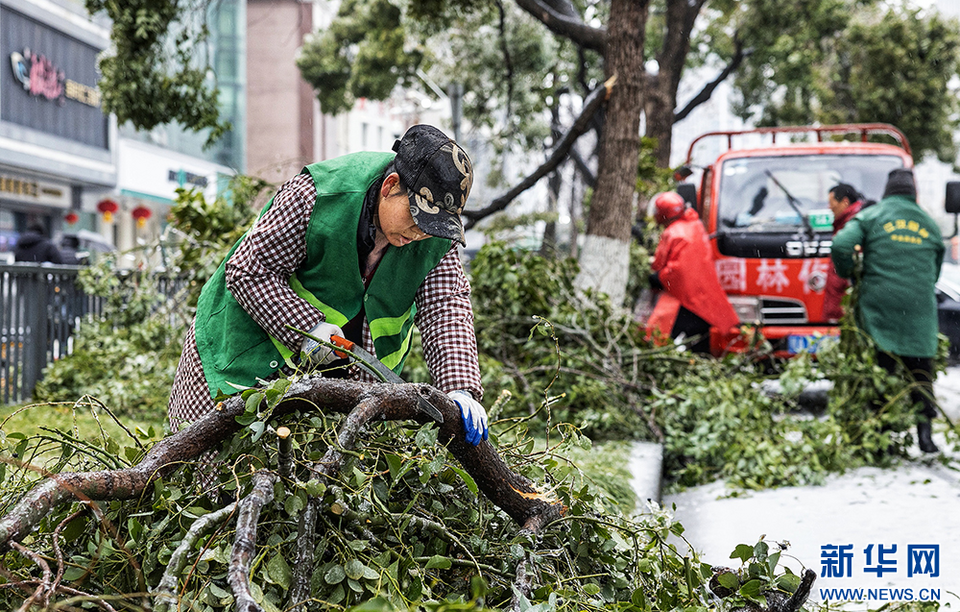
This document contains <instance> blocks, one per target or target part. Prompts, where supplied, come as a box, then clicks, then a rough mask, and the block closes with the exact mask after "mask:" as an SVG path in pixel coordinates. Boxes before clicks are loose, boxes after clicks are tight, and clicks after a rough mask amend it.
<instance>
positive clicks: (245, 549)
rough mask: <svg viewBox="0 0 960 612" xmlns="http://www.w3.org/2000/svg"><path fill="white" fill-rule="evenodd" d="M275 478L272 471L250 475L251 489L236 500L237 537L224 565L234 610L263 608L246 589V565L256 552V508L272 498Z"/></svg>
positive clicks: (257, 611)
mask: <svg viewBox="0 0 960 612" xmlns="http://www.w3.org/2000/svg"><path fill="white" fill-rule="evenodd" d="M277 480H278V477H277V475H276V474H274V473H273V472H269V471H266V470H262V471H259V472H257V473H256V474H254V475H253V490H252V491H250V493H249V494H248V495H247V496H246V497H245V498H243V499H242V500H240V502H239V503H237V515H238V516H237V537H236V540H234V542H233V551H232V552H231V553H230V566H229V568H228V569H227V580H228V582H229V583H230V588H231V589H232V590H233V598H234V600H235V601H236V605H237V612H263V608H261V607H260V606H259V605H258V604H257V602H256V601H254V599H253V594H252V593H251V592H250V569H251V565H252V563H253V559H254V557H255V556H256V553H257V524H258V523H259V522H260V510H262V509H263V507H264V506H266V505H267V504H269V503H270V502H272V501H273V485H274V484H275V483H276V482H277Z"/></svg>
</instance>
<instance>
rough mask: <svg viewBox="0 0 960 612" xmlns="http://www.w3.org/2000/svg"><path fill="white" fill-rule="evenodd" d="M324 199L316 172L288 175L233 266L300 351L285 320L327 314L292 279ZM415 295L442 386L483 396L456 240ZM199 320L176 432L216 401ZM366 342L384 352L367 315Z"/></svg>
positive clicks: (247, 306) (190, 336)
mask: <svg viewBox="0 0 960 612" xmlns="http://www.w3.org/2000/svg"><path fill="white" fill-rule="evenodd" d="M316 200H317V191H316V187H315V185H314V184H313V180H312V179H311V177H310V175H308V174H301V175H298V176H297V177H295V178H293V179H291V180H290V181H287V183H285V184H284V185H283V186H282V187H281V188H280V190H279V191H278V192H277V195H276V197H275V198H274V202H273V205H272V206H271V207H270V209H269V210H268V211H267V212H266V213H264V215H263V216H262V217H260V219H258V220H257V222H256V224H255V225H254V227H253V229H252V230H251V231H250V232H249V233H248V234H247V236H246V237H245V238H244V239H243V241H242V242H241V243H240V246H239V247H238V248H237V250H236V251H235V252H234V254H233V255H232V256H231V257H230V259H229V260H228V261H227V265H226V281H227V287H228V288H229V289H230V292H231V293H232V294H233V296H234V297H235V298H236V300H237V302H238V303H239V304H240V306H241V307H243V309H244V310H245V311H246V312H247V313H248V314H249V315H250V316H251V317H252V318H253V320H254V321H256V322H257V324H258V325H260V327H262V328H263V329H264V330H265V331H266V332H267V333H268V334H270V335H271V336H273V337H274V338H276V339H277V340H279V341H280V342H282V343H283V344H284V345H286V346H287V348H289V349H290V350H292V351H293V352H294V353H295V354H299V352H300V343H301V341H302V338H301V336H300V335H299V334H297V333H296V332H294V331H291V330H289V329H287V328H286V327H285V326H286V325H287V324H290V325H292V326H293V327H296V328H298V329H304V330H310V329H313V328H314V327H316V325H317V324H318V323H320V322H321V321H323V320H324V315H323V313H322V312H321V311H320V310H318V309H317V308H315V307H313V306H312V305H310V304H309V303H307V302H306V301H305V300H303V299H302V298H301V297H300V296H298V295H297V294H296V293H295V292H294V291H293V289H291V288H290V283H289V279H290V275H291V274H293V272H295V271H296V270H297V268H299V267H300V265H301V264H303V262H304V260H305V258H306V255H307V247H306V241H305V236H306V231H307V224H308V223H309V221H310V216H311V214H312V213H313V207H314V204H315V202H316ZM346 231H353V230H350V229H347V230H346ZM390 248H395V247H390ZM358 273H359V272H358ZM415 300H416V305H417V313H416V316H415V317H414V323H415V324H416V326H417V328H418V329H419V330H420V336H421V339H422V343H423V347H424V357H425V359H426V362H427V367H428V368H429V369H430V374H431V375H432V376H433V381H434V385H435V386H436V387H437V388H438V389H440V390H442V391H445V392H450V391H455V390H457V389H466V390H468V391H470V392H471V393H472V394H473V396H474V397H475V398H477V400H480V399H481V398H482V396H483V387H482V386H481V384H480V366H479V364H478V357H477V339H476V336H475V335H474V330H473V309H472V307H471V304H470V283H469V282H468V281H467V277H466V275H465V274H464V272H463V265H462V264H461V262H460V256H459V254H458V252H457V248H456V244H454V245H453V246H451V248H450V250H449V251H448V252H447V254H446V255H444V257H443V259H441V260H440V263H438V264H437V266H436V267H435V268H434V269H433V270H431V271H430V273H429V274H428V275H427V277H426V278H425V279H424V281H423V283H422V284H421V285H420V288H419V290H418V291H417V295H416V298H415ZM195 325H196V321H194V325H191V326H190V329H189V330H188V331H187V335H186V337H185V338H184V343H183V354H182V355H181V357H180V364H179V366H178V367H177V374H176V378H175V379H174V383H173V389H172V391H171V393H170V403H169V408H168V412H169V417H170V425H171V428H172V429H173V430H174V431H177V430H179V429H180V427H181V426H182V425H183V424H185V423H189V422H192V421H195V420H196V419H198V418H200V417H201V416H203V415H204V414H206V413H207V412H209V411H211V410H213V408H214V402H213V399H212V398H211V397H210V392H209V390H208V388H207V382H206V379H205V378H204V376H203V366H202V365H201V363H200V355H199V353H198V352H197V342H196V337H195V335H194V331H195V327H194V326H195ZM363 346H364V348H365V349H367V350H368V351H370V352H371V353H374V354H376V353H375V348H374V346H373V338H372V336H371V335H370V327H369V326H368V324H367V322H366V321H364V322H363ZM348 376H349V378H352V379H354V380H364V381H371V382H372V381H374V380H376V379H375V378H374V377H373V376H372V375H370V374H369V373H367V372H366V371H364V370H363V369H361V368H359V367H356V366H351V367H350V368H349V371H348Z"/></svg>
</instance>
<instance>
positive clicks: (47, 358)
mask: <svg viewBox="0 0 960 612" xmlns="http://www.w3.org/2000/svg"><path fill="white" fill-rule="evenodd" d="M79 271H80V268H78V267H76V266H53V265H48V264H26V263H18V264H9V265H0V401H2V402H3V404H12V403H14V404H15V403H19V402H23V401H26V400H28V399H29V398H30V396H31V394H32V393H33V388H34V386H35V385H36V384H37V381H39V380H40V377H41V374H42V372H43V369H44V368H45V367H46V366H47V365H49V364H50V363H53V362H54V361H55V360H57V359H60V358H62V357H65V356H67V355H69V354H70V353H71V352H73V337H74V334H75V333H76V331H77V330H78V329H79V327H80V325H81V323H82V322H83V321H84V319H86V318H87V315H94V316H96V317H99V316H100V315H101V313H102V312H103V305H104V299H103V298H100V297H97V296H92V295H86V294H85V293H84V292H83V291H82V289H81V288H80V286H79V284H78V283H77V275H78V273H79ZM127 276H129V275H127ZM158 281H159V282H158V287H159V290H160V292H161V293H163V294H165V295H167V296H171V295H173V294H174V292H175V291H177V290H179V289H180V288H182V286H183V282H182V281H180V280H179V279H176V278H160V279H158Z"/></svg>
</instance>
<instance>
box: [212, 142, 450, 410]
mask: <svg viewBox="0 0 960 612" xmlns="http://www.w3.org/2000/svg"><path fill="white" fill-rule="evenodd" d="M393 157H394V154H393V153H354V154H350V155H344V156H341V157H338V158H335V159H332V160H329V161H324V162H319V163H316V164H312V165H310V166H307V167H306V168H304V169H303V173H304V174H309V175H310V176H311V177H312V178H313V181H314V184H315V185H316V188H317V201H316V203H315V204H314V207H313V212H312V213H311V215H310V221H309V223H308V224H307V231H306V236H305V239H306V246H307V256H306V259H305V260H304V262H303V264H302V265H301V267H300V268H298V269H297V271H296V272H295V274H294V275H293V276H292V277H291V278H290V285H291V287H292V288H293V289H294V291H296V292H297V294H298V295H300V297H302V298H303V299H305V300H306V301H307V302H309V303H310V304H312V305H313V306H315V307H316V308H318V309H319V310H321V311H322V312H323V314H324V315H325V316H326V321H327V322H328V323H332V324H334V325H338V326H340V327H343V325H344V324H346V323H347V322H348V321H350V320H352V319H353V318H354V317H356V316H357V315H358V314H359V313H360V309H361V307H362V308H363V309H364V311H365V315H366V319H367V321H368V323H369V325H370V334H371V335H372V337H373V344H374V348H375V350H376V353H377V355H378V357H380V360H381V361H382V362H383V363H384V364H386V366H387V367H389V368H391V369H392V370H393V371H394V372H397V373H398V374H399V373H400V370H401V369H402V368H403V362H404V360H405V359H406V356H407V353H408V352H409V351H410V338H411V335H412V332H413V317H414V314H415V313H416V304H415V303H414V297H415V296H416V293H417V290H418V289H419V287H420V285H421V284H422V283H423V280H424V279H425V278H426V277H427V274H429V273H430V271H431V270H432V269H433V268H434V267H436V265H437V264H438V263H439V262H440V260H441V259H442V258H443V256H444V255H445V254H446V253H447V251H449V250H450V241H449V240H445V239H442V238H428V239H426V240H422V241H418V242H414V243H411V244H408V245H406V246H404V247H402V248H397V247H393V246H390V247H387V250H386V252H385V253H384V255H383V259H382V260H381V261H380V264H379V266H378V267H377V271H376V273H374V275H373V279H371V281H370V286H369V288H367V289H364V286H363V279H362V278H361V276H360V262H359V261H358V260H357V227H358V225H359V222H360V212H361V210H362V208H363V200H364V196H365V195H366V192H367V190H368V189H369V187H370V186H371V185H372V184H373V183H374V181H376V180H377V179H378V178H380V176H381V175H382V174H383V171H384V169H385V168H386V167H387V165H388V164H389V163H390V162H391V161H392V160H393ZM272 204H273V200H271V201H270V203H269V204H267V206H266V207H265V208H264V212H266V211H267V210H268V209H269V208H270V206H271V205H272ZM262 215H263V213H261V216H262ZM244 237H245V236H244ZM242 240H243V238H241V240H240V241H242ZM240 241H238V242H237V244H235V245H234V246H233V248H232V249H231V250H230V253H229V254H228V255H227V257H226V259H224V261H223V262H222V263H221V264H220V267H219V268H217V271H216V272H215V273H214V275H213V276H212V277H211V278H210V280H209V281H207V283H206V285H204V287H203V290H202V291H201V293H200V299H199V301H198V302H197V316H196V324H195V325H196V338H197V351H198V352H199V354H200V362H201V363H202V365H203V374H204V377H205V378H206V380H207V385H208V387H209V389H210V394H211V396H212V397H216V396H217V395H219V394H220V392H223V393H226V394H232V393H236V392H237V391H238V390H241V389H243V388H245V387H252V386H255V385H256V384H257V379H258V378H269V377H270V376H271V375H273V374H274V373H275V372H276V371H277V370H279V369H280V368H281V367H282V366H283V365H284V359H285V358H286V357H288V356H289V355H291V354H292V351H290V350H289V349H288V348H286V347H285V346H283V345H282V344H280V342H278V341H277V340H276V339H274V338H272V337H271V336H270V335H268V334H267V332H265V331H264V330H263V328H261V327H260V326H259V325H258V324H257V323H256V321H254V320H253V319H252V318H251V317H250V315H248V314H247V312H246V311H245V310H244V309H243V308H242V307H241V306H240V304H239V303H238V302H237V301H236V299H235V298H234V297H233V295H232V294H231V293H230V291H229V290H228V289H227V286H226V261H227V260H228V259H230V256H231V255H232V254H233V252H234V251H235V250H236V249H237V246H239V244H240ZM304 331H310V330H304Z"/></svg>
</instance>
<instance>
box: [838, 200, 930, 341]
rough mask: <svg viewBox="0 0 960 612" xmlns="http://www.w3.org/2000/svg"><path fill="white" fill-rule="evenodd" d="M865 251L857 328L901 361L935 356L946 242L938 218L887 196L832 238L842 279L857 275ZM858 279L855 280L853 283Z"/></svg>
mask: <svg viewBox="0 0 960 612" xmlns="http://www.w3.org/2000/svg"><path fill="white" fill-rule="evenodd" d="M857 245H860V246H861V248H862V249H863V270H862V275H861V278H860V279H859V283H860V288H859V289H860V291H859V294H860V299H859V302H858V303H857V311H856V315H857V324H858V325H859V326H860V327H861V328H862V329H863V330H864V331H866V332H867V333H868V334H870V336H871V337H872V338H873V339H874V341H875V342H876V343H877V346H878V347H879V348H880V350H883V351H886V352H888V353H893V354H894V355H900V356H902V357H933V356H935V355H936V354H937V296H936V290H935V288H934V286H935V284H936V282H937V279H938V278H939V277H940V266H941V265H942V263H943V252H944V246H943V238H942V236H941V234H940V229H939V228H938V227H937V224H936V223H935V222H934V220H933V219H932V218H931V217H930V215H928V214H927V213H926V212H924V211H923V209H921V208H920V206H919V205H917V202H916V201H915V200H914V199H913V198H910V197H907V196H902V195H895V196H889V197H886V198H884V199H882V200H880V202H878V203H877V204H875V205H874V206H870V207H868V208H865V209H864V210H862V211H861V212H860V213H859V214H857V215H856V216H855V217H854V218H853V219H851V220H850V221H848V222H847V224H846V226H844V228H843V229H841V230H840V231H839V232H837V235H836V236H834V238H833V247H832V251H831V256H832V258H833V263H834V265H835V266H836V268H837V273H838V274H840V276H843V277H845V278H849V277H851V276H853V273H854V268H855V252H856V248H855V247H856V246H857ZM854 280H857V279H854Z"/></svg>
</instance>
